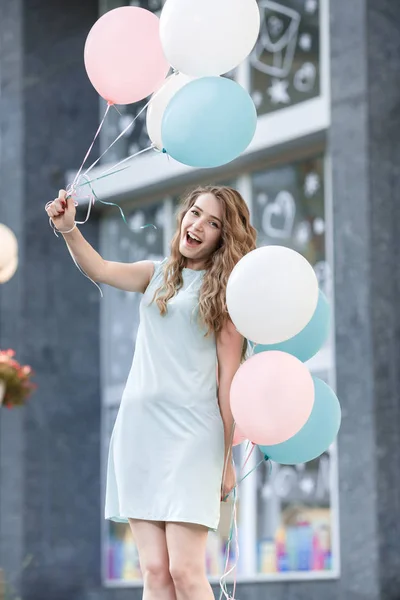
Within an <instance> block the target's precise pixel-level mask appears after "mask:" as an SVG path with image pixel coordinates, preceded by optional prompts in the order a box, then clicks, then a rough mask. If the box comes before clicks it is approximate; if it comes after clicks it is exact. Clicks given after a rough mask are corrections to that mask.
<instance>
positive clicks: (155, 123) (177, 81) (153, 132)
mask: <svg viewBox="0 0 400 600" xmlns="http://www.w3.org/2000/svg"><path fill="white" fill-rule="evenodd" d="M192 79H193V78H192V77H188V75H183V73H174V74H173V75H171V76H170V77H168V78H167V79H166V80H165V83H164V85H163V86H162V87H161V88H160V89H159V90H158V91H157V92H156V93H155V94H153V96H152V98H151V100H150V103H149V106H148V108H147V116H146V125H147V133H148V134H149V138H150V139H151V141H152V142H153V144H154V145H155V146H156V148H158V149H159V150H162V149H163V148H164V145H163V142H162V136H161V124H162V119H163V116H164V112H165V109H166V108H167V106H168V104H169V102H170V101H171V100H172V98H173V97H174V96H175V94H176V92H178V91H179V90H180V89H181V88H183V86H185V85H186V84H187V83H189V81H192Z"/></svg>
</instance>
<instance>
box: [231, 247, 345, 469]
mask: <svg viewBox="0 0 400 600" xmlns="http://www.w3.org/2000/svg"><path fill="white" fill-rule="evenodd" d="M227 305H228V311H229V314H230V317H231V319H232V321H233V323H234V324H235V326H236V328H237V330H238V331H239V332H240V333H241V334H242V335H243V336H245V337H246V338H247V339H248V340H251V341H252V342H253V343H254V344H255V347H254V354H253V356H252V357H251V358H249V359H248V360H246V361H245V362H244V363H243V364H242V365H241V367H240V368H239V370H238V372H237V373H236V375H235V377H234V380H233V383H232V387H231V408H232V414H233V417H234V419H235V422H236V431H235V439H234V443H235V444H237V443H240V442H241V441H243V440H244V439H248V440H250V441H252V442H253V443H254V444H257V445H258V446H259V447H260V449H261V451H262V452H263V454H264V455H265V456H267V457H268V458H270V459H271V460H273V461H275V462H278V463H281V464H298V463H303V462H308V461H310V460H313V459H315V458H317V457H318V456H320V455H321V454H322V453H323V452H325V451H326V450H327V449H328V448H329V446H330V445H331V444H332V442H333V441H334V440H335V438H336V436H337V434H338V431H339V427H340V421H341V410H340V405H339V401H338V399H337V397H336V395H335V394H334V392H333V390H332V389H331V388H330V387H329V386H328V385H327V384H326V383H324V382H323V381H322V380H320V379H318V378H317V377H312V376H311V374H310V372H309V370H308V368H307V366H306V365H305V364H304V363H305V361H307V360H309V359H310V358H312V357H313V356H314V355H315V354H316V353H317V352H318V351H319V350H320V348H321V347H322V345H323V344H324V342H325V340H326V339H327V336H328V334H329V330H330V311H329V305H328V302H327V299H326V297H325V295H324V294H323V292H322V291H321V290H319V289H318V281H317V278H316V275H315V273H314V270H313V268H312V266H311V265H310V264H309V262H308V261H307V260H306V259H305V258H304V257H303V256H301V255H300V254H299V253H297V252H295V251H294V250H290V249H289V248H286V247H283V246H266V247H263V248H258V249H257V250H254V251H253V252H250V253H249V254H247V255H246V256H245V257H244V258H242V259H241V260H240V262H239V263H238V264H237V265H236V267H235V268H234V270H233V271H232V274H231V276H230V279H229V281H228V286H227Z"/></svg>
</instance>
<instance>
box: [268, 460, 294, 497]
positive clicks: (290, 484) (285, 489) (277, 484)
mask: <svg viewBox="0 0 400 600" xmlns="http://www.w3.org/2000/svg"><path fill="white" fill-rule="evenodd" d="M296 483H297V475H296V471H295V470H294V469H292V468H291V467H281V468H280V469H279V471H278V472H277V473H276V476H275V478H274V480H273V486H274V490H275V494H276V495H277V496H278V497H279V498H287V497H288V496H289V494H290V492H291V491H292V489H293V488H294V487H295V486H296Z"/></svg>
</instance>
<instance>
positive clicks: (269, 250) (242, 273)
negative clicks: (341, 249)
mask: <svg viewBox="0 0 400 600" xmlns="http://www.w3.org/2000/svg"><path fill="white" fill-rule="evenodd" d="M226 300H227V306H228V312H229V315H230V317H231V319H232V321H233V323H234V325H235V327H236V329H237V330H238V331H239V332H240V333H241V334H242V335H243V336H245V337H246V338H247V339H249V340H251V341H252V342H255V343H257V344H277V343H280V342H284V341H286V340H288V339H290V338H291V337H293V336H295V335H297V334H298V333H299V332H300V331H301V330H302V329H304V327H305V326H306V325H307V323H309V321H310V320H311V317H312V316H313V314H314V312H315V309H316V308H317V302H318V280H317V277H316V275H315V273H314V269H313V268H312V266H311V265H310V263H309V262H308V261H307V260H306V259H305V258H304V257H303V256H301V254H299V253H298V252H295V251H294V250H290V249H289V248H285V247H284V246H264V247H263V248H258V249H257V250H253V251H252V252H249V254H247V255H246V256H244V257H243V258H242V259H241V260H240V261H239V262H238V264H237V265H236V266H235V268H234V269H233V271H232V273H231V276H230V278H229V280H228V285H227V290H226Z"/></svg>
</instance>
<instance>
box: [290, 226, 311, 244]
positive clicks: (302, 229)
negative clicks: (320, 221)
mask: <svg viewBox="0 0 400 600" xmlns="http://www.w3.org/2000/svg"><path fill="white" fill-rule="evenodd" d="M294 239H295V240H296V242H297V243H298V244H299V245H300V246H306V245H307V244H308V242H309V241H310V239H311V225H310V223H308V221H303V222H302V223H299V224H298V226H297V227H296V231H295V233H294Z"/></svg>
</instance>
